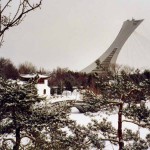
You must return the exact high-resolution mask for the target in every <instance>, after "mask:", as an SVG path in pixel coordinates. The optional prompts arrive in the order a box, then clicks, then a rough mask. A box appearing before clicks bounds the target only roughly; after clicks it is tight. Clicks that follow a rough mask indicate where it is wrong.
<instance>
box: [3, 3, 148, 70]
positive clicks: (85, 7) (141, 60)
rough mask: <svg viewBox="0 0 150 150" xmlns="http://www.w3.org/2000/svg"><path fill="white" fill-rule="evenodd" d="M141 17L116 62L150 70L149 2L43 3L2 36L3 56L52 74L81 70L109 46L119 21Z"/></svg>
mask: <svg viewBox="0 0 150 150" xmlns="http://www.w3.org/2000/svg"><path fill="white" fill-rule="evenodd" d="M132 17H133V18H135V19H145V20H144V21H143V22H142V24H141V25H140V26H139V27H138V28H137V29H136V32H135V33H133V34H132V36H131V37H130V38H129V39H128V41H127V42H126V44H125V45H124V47H123V48H122V50H121V53H120V55H119V57H118V60H117V63H119V64H127V65H130V66H134V67H148V68H150V63H149V62H150V61H149V59H150V0H44V1H43V5H42V9H41V10H37V11H34V12H32V13H31V14H30V15H28V16H27V17H26V18H25V20H24V21H23V22H22V24H21V25H19V26H18V27H15V28H12V29H10V30H9V31H8V32H7V33H6V35H5V43H4V45H3V47H2V48H1V50H0V51H1V55H0V56H1V57H6V58H10V59H11V60H12V61H13V62H14V64H15V65H18V64H20V63H23V62H25V61H29V62H32V63H33V64H34V65H36V66H37V67H44V68H46V69H48V70H52V69H54V68H56V67H58V66H59V67H68V68H69V69H71V70H74V71H80V70H82V69H83V68H84V67H86V66H87V65H89V64H90V63H91V62H93V61H94V60H95V59H97V58H98V57H99V56H100V55H101V54H102V53H103V52H104V51H105V50H106V49H107V48H108V47H109V46H110V44H111V43H112V42H113V40H114V39H115V37H116V36H117V34H118V32H119V30H120V28H121V26H122V24H123V21H125V20H127V19H132Z"/></svg>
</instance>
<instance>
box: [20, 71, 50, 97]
mask: <svg viewBox="0 0 150 150" xmlns="http://www.w3.org/2000/svg"><path fill="white" fill-rule="evenodd" d="M20 78H21V81H23V83H26V82H28V81H29V80H32V79H34V78H37V83H36V85H35V86H36V88H37V92H38V95H39V96H45V97H46V98H49V97H50V95H51V94H50V92H51V88H50V87H49V86H48V78H49V76H46V75H41V74H21V75H20Z"/></svg>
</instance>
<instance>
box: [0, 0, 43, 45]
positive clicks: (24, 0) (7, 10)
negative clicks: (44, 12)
mask: <svg viewBox="0 0 150 150" xmlns="http://www.w3.org/2000/svg"><path fill="white" fill-rule="evenodd" d="M41 4H42V0H0V47H1V46H2V43H3V38H4V34H5V31H7V30H8V29H10V28H11V27H14V26H17V25H19V24H20V23H21V22H22V21H23V19H24V18H25V16H26V15H27V14H28V13H29V12H31V11H33V10H35V9H37V8H39V7H40V6H41Z"/></svg>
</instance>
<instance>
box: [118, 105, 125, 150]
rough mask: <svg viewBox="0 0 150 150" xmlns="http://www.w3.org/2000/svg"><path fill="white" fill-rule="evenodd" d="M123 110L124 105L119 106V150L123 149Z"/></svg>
mask: <svg viewBox="0 0 150 150" xmlns="http://www.w3.org/2000/svg"><path fill="white" fill-rule="evenodd" d="M122 108H123V103H120V104H119V112H118V139H119V150H122V149H123V146H124V143H123V137H122Z"/></svg>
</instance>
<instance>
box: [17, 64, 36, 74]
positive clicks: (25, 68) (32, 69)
mask: <svg viewBox="0 0 150 150" xmlns="http://www.w3.org/2000/svg"><path fill="white" fill-rule="evenodd" d="M18 71H19V73H20V74H28V73H29V74H31V73H36V72H37V68H36V66H34V65H33V64H32V63H30V62H25V63H23V64H20V65H19V67H18Z"/></svg>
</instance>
